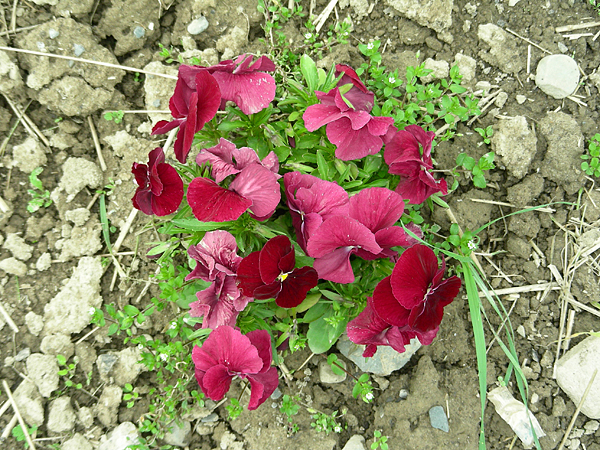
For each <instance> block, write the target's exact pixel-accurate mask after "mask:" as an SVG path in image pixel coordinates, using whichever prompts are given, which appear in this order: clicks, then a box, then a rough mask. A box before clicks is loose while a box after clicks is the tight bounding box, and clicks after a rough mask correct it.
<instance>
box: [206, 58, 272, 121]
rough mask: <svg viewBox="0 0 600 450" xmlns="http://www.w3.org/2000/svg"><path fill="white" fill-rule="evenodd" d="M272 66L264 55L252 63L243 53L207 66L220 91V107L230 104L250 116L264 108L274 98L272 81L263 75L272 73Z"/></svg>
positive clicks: (269, 77) (267, 75)
mask: <svg viewBox="0 0 600 450" xmlns="http://www.w3.org/2000/svg"><path fill="white" fill-rule="evenodd" d="M274 70H275V64H274V63H273V61H271V60H270V59H269V58H267V57H266V56H261V57H260V58H258V59H257V60H256V61H254V62H252V55H247V54H243V55H240V56H238V57H237V58H236V59H235V61H232V60H227V61H222V62H221V63H219V64H217V65H216V66H211V67H209V68H208V71H209V72H210V73H212V75H213V76H214V77H215V79H216V80H217V82H218V83H219V88H220V89H221V98H222V103H221V106H222V107H224V106H225V102H226V101H232V102H234V103H235V104H236V105H237V106H238V107H239V108H240V109H241V110H242V112H243V113H244V114H254V113H257V112H259V111H262V110H263V109H265V108H266V107H267V106H268V105H269V103H271V102H272V101H273V99H274V98H275V87H276V86H275V79H274V78H273V77H272V76H271V75H269V74H268V73H265V71H266V72H273V71H274Z"/></svg>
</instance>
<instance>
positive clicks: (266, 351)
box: [246, 330, 273, 372]
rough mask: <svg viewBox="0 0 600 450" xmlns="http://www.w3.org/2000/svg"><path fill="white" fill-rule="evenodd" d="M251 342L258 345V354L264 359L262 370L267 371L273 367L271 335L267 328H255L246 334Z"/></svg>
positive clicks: (255, 345)
mask: <svg viewBox="0 0 600 450" xmlns="http://www.w3.org/2000/svg"><path fill="white" fill-rule="evenodd" d="M246 337H247V338H248V339H250V343H251V344H252V345H253V346H254V347H256V350H257V351H258V356H259V357H260V359H262V361H263V368H262V369H261V370H260V372H266V371H267V370H269V367H271V362H272V361H273V349H272V348H271V336H270V335H269V332H268V331H267V330H254V331H250V332H249V333H247V334H246Z"/></svg>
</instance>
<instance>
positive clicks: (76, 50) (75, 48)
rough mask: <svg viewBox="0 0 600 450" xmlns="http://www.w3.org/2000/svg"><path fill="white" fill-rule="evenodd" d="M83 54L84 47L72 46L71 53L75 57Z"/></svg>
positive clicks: (79, 45)
mask: <svg viewBox="0 0 600 450" xmlns="http://www.w3.org/2000/svg"><path fill="white" fill-rule="evenodd" d="M83 52H85V47H84V46H83V45H81V44H74V45H73V53H75V56H81V55H82V54H83Z"/></svg>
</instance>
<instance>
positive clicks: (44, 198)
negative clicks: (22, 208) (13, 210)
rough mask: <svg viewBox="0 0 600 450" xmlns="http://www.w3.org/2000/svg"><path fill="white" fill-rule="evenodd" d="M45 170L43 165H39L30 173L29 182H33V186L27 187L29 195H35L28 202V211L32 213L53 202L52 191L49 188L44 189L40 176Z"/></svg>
mask: <svg viewBox="0 0 600 450" xmlns="http://www.w3.org/2000/svg"><path fill="white" fill-rule="evenodd" d="M43 171H44V169H43V168H42V167H38V168H36V169H34V170H33V171H32V172H31V173H30V174H29V184H31V186H32V188H33V189H27V192H28V193H29V195H31V196H32V197H33V198H32V199H31V200H29V202H28V203H27V211H28V212H30V213H34V212H36V211H37V210H39V209H40V208H47V207H48V206H50V205H51V204H52V200H51V199H50V191H49V190H48V189H44V186H43V185H42V181H41V180H40V179H39V178H38V175H39V174H41V173H42V172H43Z"/></svg>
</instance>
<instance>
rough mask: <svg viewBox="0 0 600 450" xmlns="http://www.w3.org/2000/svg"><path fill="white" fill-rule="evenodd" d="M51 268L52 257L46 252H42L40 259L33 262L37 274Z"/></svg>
mask: <svg viewBox="0 0 600 450" xmlns="http://www.w3.org/2000/svg"><path fill="white" fill-rule="evenodd" d="M50 267H52V255H50V253H48V252H44V253H42V254H41V255H40V257H39V258H38V259H37V261H36V262H35V268H36V270H38V271H39V272H43V271H45V270H48V269H49V268H50Z"/></svg>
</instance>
